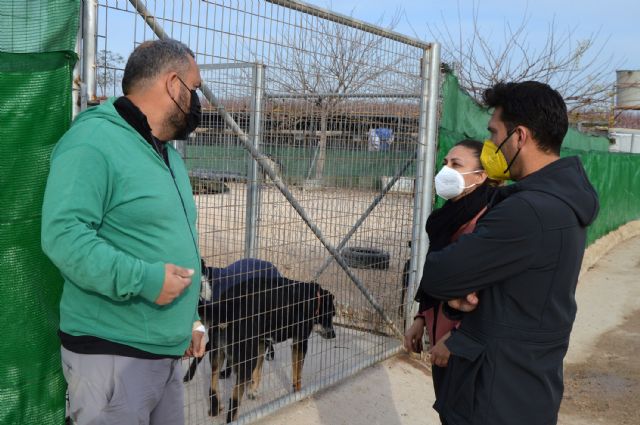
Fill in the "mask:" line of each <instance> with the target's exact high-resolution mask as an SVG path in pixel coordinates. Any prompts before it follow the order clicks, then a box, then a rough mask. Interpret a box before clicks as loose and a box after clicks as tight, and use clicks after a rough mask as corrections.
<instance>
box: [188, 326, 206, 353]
mask: <svg viewBox="0 0 640 425" xmlns="http://www.w3.org/2000/svg"><path fill="white" fill-rule="evenodd" d="M205 345H206V344H205V342H204V332H200V331H196V330H194V331H192V332H191V343H190V344H189V348H187V351H185V352H184V357H202V356H204V349H205Z"/></svg>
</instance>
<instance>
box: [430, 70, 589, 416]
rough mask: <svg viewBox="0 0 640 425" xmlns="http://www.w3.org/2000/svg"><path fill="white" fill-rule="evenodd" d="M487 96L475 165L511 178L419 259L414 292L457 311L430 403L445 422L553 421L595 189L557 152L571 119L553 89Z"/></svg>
mask: <svg viewBox="0 0 640 425" xmlns="http://www.w3.org/2000/svg"><path fill="white" fill-rule="evenodd" d="M484 101H485V103H486V105H487V106H488V107H490V108H492V109H493V113H492V116H491V119H490V121H489V125H488V129H489V132H490V133H491V139H490V140H488V141H486V142H485V143H484V146H483V151H482V153H481V155H480V160H481V162H482V166H483V168H484V170H485V172H486V173H487V175H488V177H489V178H492V179H498V180H512V181H514V183H513V184H510V185H506V186H503V187H500V188H497V189H496V193H495V194H494V196H493V197H492V199H491V200H490V202H489V204H488V206H487V212H486V214H485V215H484V216H482V217H481V218H480V219H479V221H478V223H477V225H476V228H475V230H474V232H473V233H470V234H467V235H463V236H461V237H460V238H459V239H458V241H457V242H456V243H453V244H451V245H448V246H447V247H445V248H444V249H442V250H440V251H437V252H432V253H430V254H429V255H428V256H427V259H426V261H425V265H424V270H423V275H422V280H421V282H420V290H421V291H422V292H424V293H426V294H428V295H429V296H431V297H433V298H435V299H438V300H442V301H446V302H447V303H448V305H449V306H450V307H452V308H455V309H457V310H458V311H459V312H460V315H461V321H460V325H459V327H458V328H457V329H454V330H452V331H451V336H450V337H449V338H448V339H447V340H446V342H445V345H446V347H447V349H448V350H449V352H450V356H449V359H448V366H447V368H446V371H445V376H444V379H443V382H442V389H441V391H440V393H439V394H438V398H437V400H436V404H435V405H434V408H435V409H436V410H437V411H438V412H439V414H440V415H441V417H443V418H444V420H445V421H446V422H447V423H448V424H449V425H480V424H491V425H512V424H518V425H549V424H555V423H556V422H557V418H558V409H559V407H560V402H561V400H562V391H563V377H562V371H563V369H562V361H563V358H564V356H565V354H566V351H567V347H568V344H569V335H570V332H571V328H572V325H573V321H574V319H575V315H576V301H575V289H576V283H577V279H578V274H579V271H580V265H581V261H582V256H583V254H584V248H585V242H586V230H587V227H588V226H589V225H590V224H591V223H592V222H593V221H594V220H595V218H596V216H597V214H598V209H599V203H598V195H597V193H596V191H595V190H594V188H593V186H592V185H591V183H590V182H589V179H588V178H587V175H586V173H585V171H584V168H583V167H582V164H581V162H580V160H579V159H578V158H577V157H566V158H560V147H561V144H562V141H563V139H564V136H565V134H566V132H567V129H568V118H567V109H566V105H565V103H564V100H563V99H562V97H561V96H560V94H559V93H558V92H557V91H555V90H553V89H552V88H551V87H549V86H548V85H547V84H543V83H539V82H535V81H527V82H520V83H499V84H497V85H495V86H494V87H492V88H491V89H488V90H487V91H486V92H485V93H484Z"/></svg>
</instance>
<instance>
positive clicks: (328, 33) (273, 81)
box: [267, 15, 403, 179]
mask: <svg viewBox="0 0 640 425" xmlns="http://www.w3.org/2000/svg"><path fill="white" fill-rule="evenodd" d="M398 17H399V15H396V17H394V18H392V20H391V22H390V24H389V25H388V26H387V28H388V29H390V30H391V29H393V28H394V27H395V25H396V24H397V22H398ZM303 19H305V20H306V22H304V23H301V26H302V27H304V28H314V31H313V32H311V31H290V32H288V33H286V34H284V35H283V45H284V46H285V47H284V48H282V49H279V50H277V51H275V52H274V68H275V69H274V70H273V72H270V73H268V74H267V82H268V85H269V88H270V90H271V91H275V92H280V93H291V94H294V93H295V94H296V95H302V96H303V97H304V98H306V100H307V101H312V102H313V104H314V110H315V112H316V113H318V114H319V115H320V129H319V133H318V135H319V137H318V152H317V157H316V169H315V179H321V178H322V175H323V172H324V163H325V158H326V146H327V130H328V129H327V126H328V124H327V123H328V121H329V119H330V117H331V114H332V113H333V112H335V111H336V110H337V109H338V108H337V107H338V105H339V104H340V103H342V102H344V101H345V97H344V95H350V94H362V93H376V92H378V93H379V92H380V90H381V87H382V83H381V80H382V79H383V78H384V75H385V74H387V73H389V72H394V71H397V69H398V67H399V63H400V61H401V60H403V59H402V58H401V56H399V55H394V54H390V53H389V51H388V49H384V48H383V43H384V42H385V39H383V38H381V37H379V36H375V35H372V34H370V33H367V32H364V31H360V30H356V29H353V28H350V27H347V26H345V25H341V24H338V23H335V22H332V21H327V20H324V19H317V18H314V17H305V18H303Z"/></svg>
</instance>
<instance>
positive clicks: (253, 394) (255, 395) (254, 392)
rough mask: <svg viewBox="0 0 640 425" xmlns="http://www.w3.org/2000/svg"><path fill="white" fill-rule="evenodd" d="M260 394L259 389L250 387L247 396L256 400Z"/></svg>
mask: <svg viewBox="0 0 640 425" xmlns="http://www.w3.org/2000/svg"><path fill="white" fill-rule="evenodd" d="M258 395H259V392H258V389H253V388H249V391H247V397H249V399H250V400H255V399H256V398H258Z"/></svg>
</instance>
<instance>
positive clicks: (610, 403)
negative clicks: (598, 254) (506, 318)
mask: <svg viewBox="0 0 640 425" xmlns="http://www.w3.org/2000/svg"><path fill="white" fill-rule="evenodd" d="M638 276H640V237H635V238H633V239H630V240H627V241H625V242H622V243H620V244H619V245H617V246H616V247H615V248H614V249H613V250H611V251H610V252H609V253H607V254H606V255H605V256H604V257H602V258H601V259H600V260H599V261H598V262H597V263H596V264H595V265H594V266H593V267H591V268H590V269H589V270H588V271H586V273H585V274H584V275H583V277H582V279H581V280H580V283H579V286H578V291H577V300H578V308H579V309H580V310H579V312H578V317H577V318H576V324H575V326H574V334H573V335H572V342H571V348H570V351H569V353H568V355H567V359H566V362H565V364H566V367H565V394H564V399H563V402H562V406H561V409H560V413H561V419H562V423H566V424H567V425H573V424H585V425H586V424H611V425H614V424H615V425H637V424H640V356H638V353H639V352H640V278H639V277H638ZM614 322H616V323H614ZM589 333H590V334H591V335H592V336H591V337H590V338H588V337H587V335H588V334H589Z"/></svg>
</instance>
